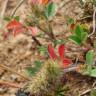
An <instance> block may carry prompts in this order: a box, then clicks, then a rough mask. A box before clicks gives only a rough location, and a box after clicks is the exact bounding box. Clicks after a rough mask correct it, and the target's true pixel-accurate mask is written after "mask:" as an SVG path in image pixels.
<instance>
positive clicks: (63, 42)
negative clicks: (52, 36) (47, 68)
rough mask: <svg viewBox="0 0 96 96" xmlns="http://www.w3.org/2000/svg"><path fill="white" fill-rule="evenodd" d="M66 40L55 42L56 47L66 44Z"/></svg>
mask: <svg viewBox="0 0 96 96" xmlns="http://www.w3.org/2000/svg"><path fill="white" fill-rule="evenodd" d="M65 43H66V40H64V39H58V40H55V41H54V46H57V45H58V44H65Z"/></svg>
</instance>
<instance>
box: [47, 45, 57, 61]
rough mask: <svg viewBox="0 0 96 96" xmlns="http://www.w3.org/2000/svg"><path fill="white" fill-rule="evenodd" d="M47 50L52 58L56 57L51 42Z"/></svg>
mask: <svg viewBox="0 0 96 96" xmlns="http://www.w3.org/2000/svg"><path fill="white" fill-rule="evenodd" d="M48 52H49V56H50V58H51V59H53V60H54V59H56V58H57V55H56V53H55V51H54V48H53V47H52V44H49V45H48Z"/></svg>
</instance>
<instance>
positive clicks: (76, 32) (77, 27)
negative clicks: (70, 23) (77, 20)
mask: <svg viewBox="0 0 96 96" xmlns="http://www.w3.org/2000/svg"><path fill="white" fill-rule="evenodd" d="M82 33H84V30H83V28H82V27H81V26H80V25H77V26H76V29H75V34H76V36H78V38H80V39H81V38H82Z"/></svg>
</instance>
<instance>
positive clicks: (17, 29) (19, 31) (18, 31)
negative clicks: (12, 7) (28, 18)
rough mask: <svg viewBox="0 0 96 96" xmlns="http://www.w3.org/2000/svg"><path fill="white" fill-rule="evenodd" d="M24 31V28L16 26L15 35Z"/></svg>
mask: <svg viewBox="0 0 96 96" xmlns="http://www.w3.org/2000/svg"><path fill="white" fill-rule="evenodd" d="M23 31H24V30H23V28H15V29H14V30H13V36H14V37H15V36H16V35H17V34H19V33H21V32H23Z"/></svg>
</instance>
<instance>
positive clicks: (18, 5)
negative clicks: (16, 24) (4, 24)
mask: <svg viewBox="0 0 96 96" xmlns="http://www.w3.org/2000/svg"><path fill="white" fill-rule="evenodd" d="M24 1H25V0H21V1H20V2H19V3H18V4H17V6H16V7H15V9H14V10H13V12H12V15H11V17H13V16H14V15H15V13H16V11H17V10H18V8H19V7H20V6H21V5H22V4H23V3H24Z"/></svg>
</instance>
